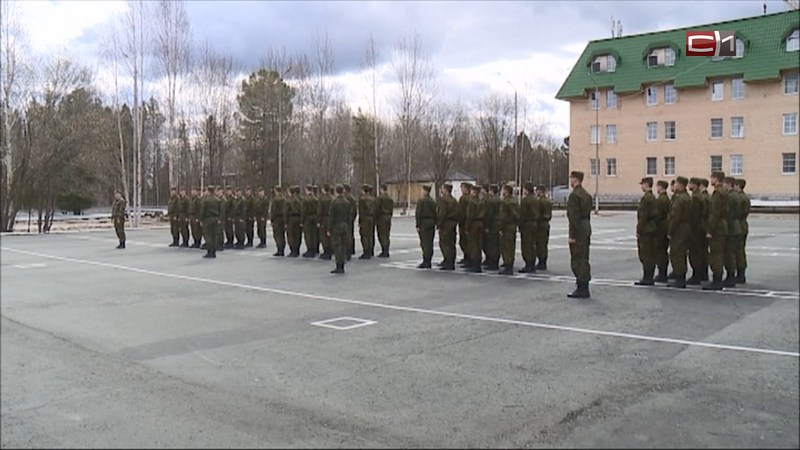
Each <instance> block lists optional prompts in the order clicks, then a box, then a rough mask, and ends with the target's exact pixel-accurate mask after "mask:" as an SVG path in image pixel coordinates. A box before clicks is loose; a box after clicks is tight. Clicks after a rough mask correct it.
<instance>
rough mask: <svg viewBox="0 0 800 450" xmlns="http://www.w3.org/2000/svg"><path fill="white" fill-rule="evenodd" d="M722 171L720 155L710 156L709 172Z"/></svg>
mask: <svg viewBox="0 0 800 450" xmlns="http://www.w3.org/2000/svg"><path fill="white" fill-rule="evenodd" d="M721 170H722V155H711V172H717V171H721Z"/></svg>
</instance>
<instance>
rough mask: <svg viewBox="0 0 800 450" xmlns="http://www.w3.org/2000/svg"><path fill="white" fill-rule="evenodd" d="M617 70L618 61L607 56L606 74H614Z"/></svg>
mask: <svg viewBox="0 0 800 450" xmlns="http://www.w3.org/2000/svg"><path fill="white" fill-rule="evenodd" d="M616 70H617V59H616V58H614V56H612V55H606V72H614V71H616Z"/></svg>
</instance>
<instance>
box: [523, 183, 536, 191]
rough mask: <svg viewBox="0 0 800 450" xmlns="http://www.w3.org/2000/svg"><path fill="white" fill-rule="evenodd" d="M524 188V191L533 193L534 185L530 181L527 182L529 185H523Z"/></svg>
mask: <svg viewBox="0 0 800 450" xmlns="http://www.w3.org/2000/svg"><path fill="white" fill-rule="evenodd" d="M522 188H523V189H525V190H527V191H528V192H533V183H531V182H530V181H529V182H527V183H525V184H523V185H522Z"/></svg>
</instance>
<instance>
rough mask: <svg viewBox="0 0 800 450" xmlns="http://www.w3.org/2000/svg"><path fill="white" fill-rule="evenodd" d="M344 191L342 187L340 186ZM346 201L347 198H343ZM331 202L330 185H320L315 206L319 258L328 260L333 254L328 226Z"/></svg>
mask: <svg viewBox="0 0 800 450" xmlns="http://www.w3.org/2000/svg"><path fill="white" fill-rule="evenodd" d="M342 192H344V188H342ZM345 201H347V200H345ZM332 203H333V196H331V185H330V184H323V185H322V195H320V196H319V207H318V208H317V218H318V220H319V239H320V244H321V245H322V255H320V257H319V259H323V260H326V261H328V260H330V259H331V257H332V256H333V248H332V247H331V230H330V229H329V228H328V222H329V221H328V215H329V214H330V212H331V204H332ZM349 208H350V205H349V204H348V210H347V211H348V216H349V212H350V209H349Z"/></svg>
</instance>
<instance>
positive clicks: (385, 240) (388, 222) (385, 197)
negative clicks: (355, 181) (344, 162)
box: [375, 184, 394, 258]
mask: <svg viewBox="0 0 800 450" xmlns="http://www.w3.org/2000/svg"><path fill="white" fill-rule="evenodd" d="M387 189H388V188H387V187H386V185H385V184H382V185H381V193H380V195H379V196H378V198H377V199H375V227H376V228H377V231H378V242H379V243H380V244H381V253H380V254H379V255H378V258H388V257H389V235H390V234H391V231H392V215H393V214H394V200H392V197H389V194H388V192H387Z"/></svg>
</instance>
